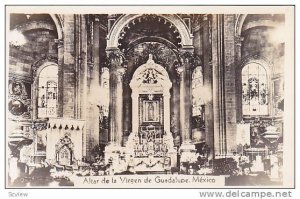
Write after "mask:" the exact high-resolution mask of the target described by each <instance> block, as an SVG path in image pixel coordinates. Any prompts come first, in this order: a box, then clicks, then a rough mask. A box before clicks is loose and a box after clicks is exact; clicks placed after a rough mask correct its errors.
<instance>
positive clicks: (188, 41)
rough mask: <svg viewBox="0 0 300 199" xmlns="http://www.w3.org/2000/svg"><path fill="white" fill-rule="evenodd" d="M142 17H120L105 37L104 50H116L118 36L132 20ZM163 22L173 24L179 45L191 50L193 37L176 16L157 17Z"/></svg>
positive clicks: (137, 15)
mask: <svg viewBox="0 0 300 199" xmlns="http://www.w3.org/2000/svg"><path fill="white" fill-rule="evenodd" d="M140 16H142V15H141V14H126V15H123V16H121V17H120V18H119V19H118V20H117V21H116V22H115V23H114V25H113V26H112V29H111V30H110V31H109V33H108V35H107V38H108V39H107V47H106V50H112V49H118V40H119V35H120V33H121V32H122V30H123V28H124V27H125V26H126V25H127V24H128V23H130V22H131V21H132V20H134V19H136V18H138V17H140ZM158 16H160V17H162V18H164V19H165V20H167V21H169V22H170V23H171V24H173V25H174V26H175V27H176V28H177V30H178V32H179V35H180V37H181V43H182V46H183V47H185V48H186V47H191V48H193V47H192V46H193V35H192V34H191V33H190V31H189V29H188V27H187V25H186V24H185V23H184V22H183V20H182V19H181V18H180V17H179V16H178V15H162V14H161V15H158Z"/></svg>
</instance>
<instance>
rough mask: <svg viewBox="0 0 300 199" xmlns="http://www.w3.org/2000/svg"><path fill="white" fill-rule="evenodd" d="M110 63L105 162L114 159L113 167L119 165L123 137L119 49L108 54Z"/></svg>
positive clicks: (121, 68)
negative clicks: (107, 142) (107, 135)
mask: <svg viewBox="0 0 300 199" xmlns="http://www.w3.org/2000/svg"><path fill="white" fill-rule="evenodd" d="M106 53H107V57H108V60H109V61H110V64H109V65H110V71H109V73H110V76H109V120H110V122H109V125H110V126H109V139H110V140H109V144H108V145H107V146H106V147H105V162H106V163H108V161H109V159H110V158H112V162H113V163H112V164H113V167H117V166H118V163H119V155H118V154H119V153H121V151H122V136H123V114H122V113H123V83H122V81H123V75H124V73H125V69H124V68H123V66H122V63H123V61H124V56H123V54H122V53H121V52H120V51H119V49H114V50H109V51H107V52H106Z"/></svg>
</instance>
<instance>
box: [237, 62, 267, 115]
mask: <svg viewBox="0 0 300 199" xmlns="http://www.w3.org/2000/svg"><path fill="white" fill-rule="evenodd" d="M268 90H269V85H268V73H267V70H266V68H265V67H264V66H262V65H260V64H258V63H255V62H251V63H248V64H247V65H245V66H244V67H243V69H242V106H243V116H259V115H268V114H269V111H268V104H269V92H268Z"/></svg>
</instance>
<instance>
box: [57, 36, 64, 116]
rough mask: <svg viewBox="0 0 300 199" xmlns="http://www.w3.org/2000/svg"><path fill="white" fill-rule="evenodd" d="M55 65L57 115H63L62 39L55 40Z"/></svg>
mask: <svg viewBox="0 0 300 199" xmlns="http://www.w3.org/2000/svg"><path fill="white" fill-rule="evenodd" d="M57 56H58V59H57V65H58V87H57V88H58V91H57V95H58V97H57V116H58V117H63V92H64V85H63V82H64V74H63V65H64V40H63V39H58V40H57Z"/></svg>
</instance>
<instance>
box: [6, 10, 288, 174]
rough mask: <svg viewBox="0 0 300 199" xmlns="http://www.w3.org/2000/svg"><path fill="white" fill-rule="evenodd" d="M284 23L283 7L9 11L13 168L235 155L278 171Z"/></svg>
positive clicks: (173, 163) (162, 164) (158, 168)
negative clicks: (260, 10) (265, 10)
mask: <svg viewBox="0 0 300 199" xmlns="http://www.w3.org/2000/svg"><path fill="white" fill-rule="evenodd" d="M284 24H285V15H284V14H47V13H43V14H36V13H32V14H30V13H11V14H10V15H9V23H8V24H7V25H8V27H9V28H8V29H9V33H8V35H7V38H8V40H9V46H8V52H9V53H8V66H7V70H8V71H7V73H8V79H7V109H8V111H7V132H6V134H7V145H8V152H7V153H8V154H9V156H8V162H9V163H8V164H9V167H8V168H9V172H10V179H15V178H16V176H20V175H24V173H27V174H28V173H30V172H32V171H34V170H35V169H36V168H38V167H39V165H41V164H44V163H47V164H48V165H56V167H57V168H62V169H63V170H65V169H75V168H78V167H80V166H82V165H83V166H86V165H93V164H94V165H97V163H98V162H100V163H101V164H102V163H103V164H105V165H106V164H110V165H113V170H111V171H110V172H122V171H124V170H125V171H126V168H131V169H132V171H134V172H136V173H140V174H143V173H164V172H166V171H169V170H170V171H171V170H172V172H173V171H175V172H176V168H178V170H179V172H181V171H182V170H181V169H183V170H184V168H182V167H184V165H187V163H190V162H197V161H198V162H199V161H200V162H201V163H199V164H201V165H202V166H200V167H199V168H201V167H202V168H209V167H211V166H212V162H214V161H215V162H218V161H219V162H220V161H221V160H223V159H227V158H232V159H237V162H240V164H241V157H245V159H246V162H248V164H249V165H251V172H255V171H261V172H266V173H267V174H268V175H270V176H271V177H273V178H274V179H275V178H279V179H280V176H281V172H280V168H281V166H282V164H283V162H282V146H283V134H284V133H283V132H284V130H283V121H284V120H283V113H284V68H285V65H284V64H285V40H284V36H282V35H281V33H282V29H283V27H284ZM271 155H273V156H274V155H275V157H273V159H272V158H270V156H271ZM274 159H276V160H274ZM124 162H126V165H125V166H124V164H125V163H124ZM202 162H203V163H202ZM221 162H222V161H221ZM100 163H99V164H100ZM275 164H276V166H274V165H275ZM215 165H216V166H217V164H215ZM220 165H222V164H221V163H220ZM268 165H269V166H268ZM270 165H273V166H270ZM83 166H82V167H83ZM271 167H272V168H275V167H276V168H277V170H276V171H273V170H272V169H270V168H271ZM15 168H18V173H17V174H13V172H15V173H16V170H15ZM124 168H125V169H124ZM192 168H193V167H189V168H186V172H189V169H192ZM122 169H123V170H122ZM200 170H201V169H200ZM243 172H244V170H243ZM99 173H100V171H99Z"/></svg>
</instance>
